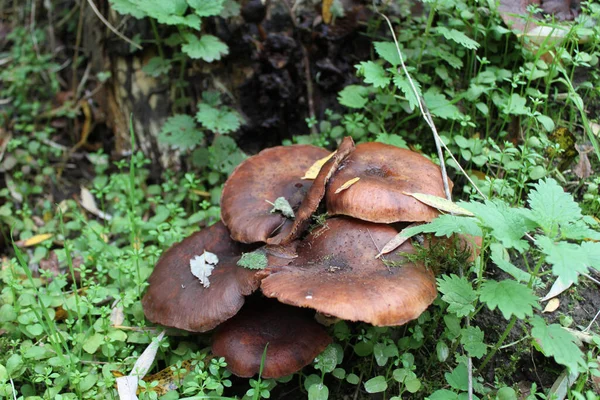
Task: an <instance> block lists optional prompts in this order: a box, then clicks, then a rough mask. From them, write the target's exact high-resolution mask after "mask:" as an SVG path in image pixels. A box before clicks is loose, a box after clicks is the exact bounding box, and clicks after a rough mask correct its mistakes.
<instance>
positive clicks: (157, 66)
mask: <svg viewBox="0 0 600 400" xmlns="http://www.w3.org/2000/svg"><path fill="white" fill-rule="evenodd" d="M170 70H171V63H170V62H169V60H167V59H164V58H161V57H152V58H151V59H150V61H148V63H147V64H146V65H144V66H143V67H142V71H144V73H145V74H147V75H150V76H152V77H154V78H157V77H159V76H161V75H166V74H168V73H169V71H170Z"/></svg>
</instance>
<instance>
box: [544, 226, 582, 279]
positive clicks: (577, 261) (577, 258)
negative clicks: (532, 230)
mask: <svg viewBox="0 0 600 400" xmlns="http://www.w3.org/2000/svg"><path fill="white" fill-rule="evenodd" d="M535 244H536V245H537V246H538V247H539V249H540V250H541V251H542V252H543V253H544V254H545V255H546V261H547V262H549V263H550V264H552V273H553V274H554V275H555V276H557V277H559V278H561V279H562V281H563V282H569V281H572V282H577V277H578V276H579V274H582V273H585V272H586V271H587V267H588V266H589V265H590V260H589V258H588V255H587V253H586V252H585V251H583V249H582V246H581V245H579V244H574V243H567V242H554V241H553V240H552V239H550V238H548V237H546V236H541V235H540V236H536V238H535Z"/></svg>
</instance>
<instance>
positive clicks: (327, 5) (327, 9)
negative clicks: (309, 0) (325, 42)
mask: <svg viewBox="0 0 600 400" xmlns="http://www.w3.org/2000/svg"><path fill="white" fill-rule="evenodd" d="M332 5H333V0H323V4H321V16H322V17H323V22H325V23H326V24H328V23H330V22H331V6H332Z"/></svg>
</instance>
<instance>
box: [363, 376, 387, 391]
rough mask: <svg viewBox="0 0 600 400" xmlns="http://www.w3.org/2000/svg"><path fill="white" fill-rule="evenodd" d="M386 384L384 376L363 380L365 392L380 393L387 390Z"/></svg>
mask: <svg viewBox="0 0 600 400" xmlns="http://www.w3.org/2000/svg"><path fill="white" fill-rule="evenodd" d="M387 387H388V384H387V381H386V380H385V377H384V376H376V377H375V378H371V379H369V380H368V381H366V382H365V390H366V391H367V393H381V392H385V391H386V390H387Z"/></svg>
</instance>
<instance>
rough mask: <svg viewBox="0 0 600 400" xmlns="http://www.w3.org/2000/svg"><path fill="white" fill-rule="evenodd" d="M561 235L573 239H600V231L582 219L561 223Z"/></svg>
mask: <svg viewBox="0 0 600 400" xmlns="http://www.w3.org/2000/svg"><path fill="white" fill-rule="evenodd" d="M560 236H561V237H562V238H564V239H572V240H584V239H592V240H600V232H598V231H595V230H593V229H592V228H590V227H589V226H588V225H586V223H585V222H583V219H582V220H578V221H573V222H570V223H565V224H561V225H560Z"/></svg>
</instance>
